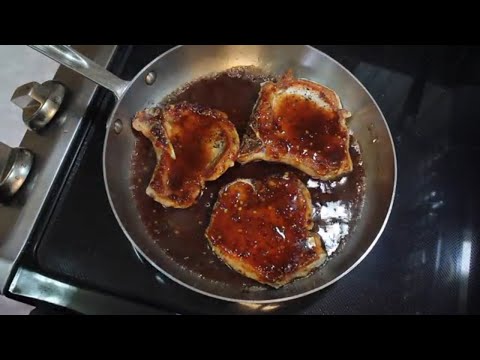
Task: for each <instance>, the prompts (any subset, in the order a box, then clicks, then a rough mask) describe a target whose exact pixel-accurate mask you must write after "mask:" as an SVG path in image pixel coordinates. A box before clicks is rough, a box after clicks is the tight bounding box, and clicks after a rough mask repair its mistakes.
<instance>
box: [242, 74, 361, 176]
mask: <svg viewBox="0 0 480 360" xmlns="http://www.w3.org/2000/svg"><path fill="white" fill-rule="evenodd" d="M350 116H351V115H350V113H349V112H348V111H346V110H344V109H343V108H342V104H341V102H340V98H339V97H338V95H337V94H336V93H335V92H334V91H333V90H331V89H329V88H327V87H325V86H323V85H320V84H318V83H315V82H312V81H309V80H303V79H296V78H294V76H293V73H292V72H291V71H288V72H287V73H286V74H285V75H284V76H283V77H282V78H281V79H280V80H279V81H278V82H277V83H274V82H270V81H268V82H265V83H263V84H262V87H261V89H260V92H259V96H258V100H257V102H256V104H255V107H254V109H253V112H252V115H251V119H250V123H249V127H248V128H247V132H246V133H245V136H244V138H243V139H242V145H241V148H240V154H239V157H238V162H240V163H241V164H246V163H248V162H251V161H258V160H263V161H271V162H280V163H284V164H288V165H290V166H293V167H295V168H297V169H300V170H301V171H303V172H305V173H306V174H308V175H310V176H311V177H313V178H315V179H321V180H330V179H334V178H337V177H339V176H341V175H343V174H346V173H348V172H350V171H351V170H352V160H351V158H350V153H349V142H350V137H349V131H348V128H347V125H346V119H347V118H348V117H350Z"/></svg>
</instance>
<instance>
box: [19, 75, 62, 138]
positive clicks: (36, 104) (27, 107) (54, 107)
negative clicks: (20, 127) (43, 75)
mask: <svg viewBox="0 0 480 360" xmlns="http://www.w3.org/2000/svg"><path fill="white" fill-rule="evenodd" d="M64 97H65V86H63V85H62V84H61V83H59V82H58V81H52V80H49V81H46V82H44V83H43V84H39V83H37V82H31V83H28V84H25V85H22V86H20V87H18V88H17V89H16V90H15V92H14V93H13V95H12V98H11V101H12V102H13V103H14V104H15V105H17V106H18V107H19V108H21V109H22V110H23V122H24V123H25V125H26V126H27V127H28V128H29V129H31V130H34V131H37V130H40V129H42V128H43V127H44V126H45V125H47V124H48V123H49V122H50V120H52V119H53V117H54V116H55V114H56V113H57V111H58V109H59V108H60V106H61V105H62V101H63V98H64Z"/></svg>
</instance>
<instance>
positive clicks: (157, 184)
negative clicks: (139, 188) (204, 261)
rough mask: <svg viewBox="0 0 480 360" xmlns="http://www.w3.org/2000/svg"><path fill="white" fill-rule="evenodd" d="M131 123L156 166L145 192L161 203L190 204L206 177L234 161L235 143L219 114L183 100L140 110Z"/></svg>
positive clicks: (229, 125) (237, 141) (235, 136)
mask: <svg viewBox="0 0 480 360" xmlns="http://www.w3.org/2000/svg"><path fill="white" fill-rule="evenodd" d="M132 126H133V128H134V129H135V130H137V131H139V132H141V133H142V134H143V135H144V136H145V137H147V138H148V139H149V140H150V141H151V143H152V145H153V148H154V149H155V153H156V156H157V165H156V166H155V170H154V171H153V174H152V177H151V180H150V183H149V185H148V187H147V189H146V193H147V195H149V196H150V197H152V198H153V199H154V200H155V201H157V202H159V203H160V204H162V205H163V206H165V207H174V208H187V207H190V206H192V205H193V204H194V203H195V202H196V200H197V198H198V196H199V195H200V194H201V191H202V190H203V188H204V186H205V182H206V181H212V180H215V179H217V178H218V177H220V176H221V175H222V174H223V173H224V172H225V171H226V170H227V169H228V168H229V167H231V166H233V165H234V164H235V160H236V158H237V155H238V151H239V147H240V139H239V137H238V134H237V131H236V129H235V126H234V125H233V124H232V123H231V122H230V121H229V119H228V117H227V115H226V114H225V113H223V112H221V111H219V110H216V109H211V108H208V107H204V106H201V105H196V104H191V103H187V102H181V103H178V104H175V105H169V106H167V107H166V108H165V109H162V108H150V109H146V110H143V111H140V112H138V113H137V114H136V115H135V118H134V119H133V123H132Z"/></svg>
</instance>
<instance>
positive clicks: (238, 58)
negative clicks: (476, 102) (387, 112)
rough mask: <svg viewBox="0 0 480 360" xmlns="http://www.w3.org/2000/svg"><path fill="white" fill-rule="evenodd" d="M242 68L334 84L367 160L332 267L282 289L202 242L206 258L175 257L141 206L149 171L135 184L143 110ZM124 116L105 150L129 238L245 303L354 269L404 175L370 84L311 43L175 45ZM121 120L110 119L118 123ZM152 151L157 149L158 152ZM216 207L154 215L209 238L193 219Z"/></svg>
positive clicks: (199, 285)
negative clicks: (136, 197) (137, 124)
mask: <svg viewBox="0 0 480 360" xmlns="http://www.w3.org/2000/svg"><path fill="white" fill-rule="evenodd" d="M235 66H255V67H257V68H259V69H262V71H263V72H265V73H270V74H275V75H279V74H281V73H283V72H284V71H286V70H287V69H289V68H291V69H293V70H294V72H295V75H296V76H298V77H303V78H308V79H311V80H313V81H317V82H320V83H322V84H324V85H326V86H328V87H331V88H332V89H334V90H335V91H336V92H337V93H338V94H339V96H340V98H341V99H342V102H343V105H344V107H345V108H347V109H348V110H350V111H351V112H352V118H351V119H350V121H349V126H350V128H351V129H352V132H353V135H354V137H355V139H356V141H358V143H359V146H360V149H361V153H362V158H363V169H362V170H363V171H364V172H365V177H364V180H362V182H363V181H364V186H365V190H364V197H363V201H362V207H361V211H360V213H359V219H358V221H357V222H356V226H355V229H354V231H353V232H350V234H349V236H348V241H346V242H345V245H344V246H343V247H342V248H341V250H340V251H339V252H338V254H336V255H335V256H333V257H332V258H331V259H330V260H329V261H328V263H327V264H326V266H324V267H322V268H321V269H319V270H318V271H316V272H314V273H313V274H312V275H311V276H309V277H307V278H304V279H300V280H297V281H295V282H293V283H292V284H289V285H287V286H285V287H283V288H281V289H279V290H274V289H270V288H268V287H263V286H257V285H255V283H253V282H250V281H249V280H248V279H244V278H242V277H240V276H239V275H238V274H236V273H234V272H233V271H232V270H230V269H228V268H226V267H225V266H224V265H222V264H221V263H219V262H218V263H217V264H213V265H212V264H210V265H208V264H209V262H210V261H211V259H209V260H208V261H207V260H206V259H208V258H209V256H211V254H204V253H203V252H204V251H205V250H204V249H203V248H202V247H199V248H198V252H199V254H198V256H199V258H196V257H195V259H190V258H189V256H184V257H182V258H180V257H179V256H180V255H179V254H176V255H175V256H174V257H173V258H172V255H171V254H169V252H170V251H171V249H172V248H175V247H176V248H182V246H181V245H179V244H175V239H167V238H166V237H164V238H162V237H161V236H160V237H158V236H155V234H152V232H151V229H150V231H149V228H148V226H146V223H145V221H142V217H141V216H140V214H141V211H139V209H138V208H137V207H136V205H135V201H133V194H134V193H135V191H136V190H138V187H140V188H141V187H142V186H144V185H145V176H143V177H139V180H138V181H139V183H138V184H135V182H133V183H132V182H131V178H132V176H131V160H132V155H133V154H134V153H135V151H138V150H139V149H140V150H141V147H140V148H139V147H138V146H137V147H136V141H137V140H138V138H139V137H138V135H137V134H136V133H134V131H132V129H131V126H130V124H131V118H132V117H133V116H134V114H135V112H136V111H139V110H141V109H143V108H145V107H147V106H152V105H155V104H157V103H158V102H160V101H162V100H163V99H164V98H165V97H166V96H167V95H168V94H170V93H172V92H173V91H174V90H176V89H178V88H180V87H181V86H183V85H184V84H186V83H188V82H191V81H192V80H195V79H198V78H200V77H203V76H206V75H208V74H212V73H218V72H221V71H223V70H226V69H230V68H232V67H235ZM151 71H154V72H155V73H156V82H155V83H154V84H153V85H147V84H146V83H145V81H144V79H145V76H146V74H148V73H149V72H151ZM117 119H119V120H120V121H122V122H123V124H124V126H123V130H122V131H121V132H120V133H119V134H117V133H116V132H115V131H114V129H113V126H110V127H109V128H108V129H107V136H106V141H105V153H104V170H105V181H106V186H107V191H108V193H109V199H110V202H111V205H112V208H113V210H114V212H115V215H116V217H117V219H118V221H119V223H120V225H121V227H122V228H123V230H124V232H125V234H126V235H127V237H128V238H129V240H130V241H131V242H132V243H134V245H135V246H136V247H137V249H138V250H139V251H140V252H141V253H142V254H143V255H144V256H145V257H146V258H147V259H148V260H149V261H150V262H151V263H152V265H154V266H155V267H156V268H157V269H159V270H160V271H162V272H164V273H165V274H167V275H168V276H170V277H171V278H173V279H174V280H176V281H178V282H180V283H182V284H184V285H186V286H187V287H189V288H191V289H192V290H196V291H199V292H201V293H204V294H206V295H210V296H214V297H218V298H223V299H226V300H235V301H244V302H245V301H255V302H273V301H280V300H285V299H289V298H295V297H299V296H302V295H305V294H308V293H311V292H313V291H315V290H318V289H321V288H323V287H325V286H327V285H329V284H330V283H332V282H333V281H335V280H336V279H338V278H339V277H341V276H342V275H343V274H345V273H346V272H348V271H349V270H350V269H352V267H354V266H355V265H356V264H357V263H358V262H359V261H360V260H361V259H362V258H363V257H364V256H365V255H366V254H367V253H368V251H369V250H370V249H371V247H372V246H373V244H374V243H375V241H376V239H377V237H378V235H379V234H380V232H381V230H382V229H383V226H384V223H385V222H386V220H387V218H388V214H389V211H390V206H391V202H392V198H393V193H394V188H395V176H396V174H395V157H394V151H393V144H392V141H391V137H390V133H389V131H388V127H387V125H386V123H385V120H384V118H383V116H382V114H381V112H380V111H379V109H378V107H377V106H376V104H375V102H374V101H373V99H372V98H371V97H370V96H369V94H368V93H367V91H366V90H365V88H364V87H363V86H362V85H361V84H360V83H359V82H358V81H357V80H356V79H355V78H354V77H353V76H352V75H351V74H350V73H349V72H348V71H347V70H346V69H344V68H343V67H342V66H341V65H339V64H338V63H337V62H335V61H334V60H332V59H331V58H329V57H328V56H326V55H325V54H323V53H321V52H319V51H317V50H316V49H313V48H311V47H308V46H182V47H177V48H174V49H173V50H172V51H170V52H168V53H166V54H164V55H162V56H161V57H159V58H158V59H156V60H155V61H154V62H152V63H151V64H150V65H148V66H147V67H146V68H145V69H144V70H143V71H142V72H140V73H139V74H138V76H137V77H136V78H135V79H134V81H133V82H132V85H131V87H130V88H129V89H128V91H127V93H126V94H125V96H124V97H123V99H122V100H121V101H120V103H119V105H118V106H117V108H116V110H115V111H114V114H113V117H112V119H111V120H117ZM113 122H114V121H110V124H113ZM143 140H144V141H145V139H143ZM140 141H142V140H140ZM145 144H146V145H145V146H144V148H145V149H148V143H145ZM152 153H153V152H151V151H150V154H152ZM151 161H153V159H151ZM255 166H258V165H254V167H255ZM268 168H269V166H264V165H263V166H262V169H267V170H264V171H266V172H268ZM258 169H260V168H257V170H258ZM232 170H233V171H231V172H230V173H229V172H227V173H226V174H225V175H224V176H226V177H228V176H235V175H236V174H235V171H237V172H238V171H239V170H236V169H232ZM277 170H278V169H276V170H275V171H277ZM240 173H241V172H240ZM250 173H257V174H258V171H256V170H255V171H253V170H250ZM142 178H143V180H142ZM142 181H143V182H142ZM224 181H226V179H225V180H224ZM214 194H215V192H214V191H213V188H212V191H211V192H210V193H208V192H207V193H206V194H204V195H206V196H210V197H211V201H210V202H208V201H206V200H205V199H204V200H203V202H202V204H207V203H209V204H208V205H209V206H210V207H211V205H212V203H213V202H214V201H215V198H214V196H215V195H214ZM140 210H141V209H140ZM208 213H209V210H208V209H206V210H205V211H204V212H203V215H200V217H198V215H195V214H194V213H193V212H191V211H184V210H183V211H182V210H175V211H172V212H171V213H170V214H171V215H170V216H169V217H168V218H164V217H160V216H159V219H155V216H154V215H152V216H151V217H150V219H151V220H150V221H157V222H158V221H159V220H160V224H159V228H162V227H165V228H169V227H171V228H172V231H178V232H179V233H180V232H183V233H184V234H185V235H184V238H185V237H188V236H190V237H197V238H201V237H199V236H198V233H192V231H198V229H199V228H200V227H199V226H193V227H192V226H188V225H187V224H198V225H202V224H203V225H205V226H206V224H205V223H206V222H207V221H208V217H207V218H205V216H207V214H208ZM195 216H197V217H198V218H196V217H195ZM143 220H145V218H144V219H143ZM199 223H201V224H199ZM175 227H176V228H175ZM195 229H196V230H195ZM152 235H153V236H152ZM205 241H206V240H205ZM186 243H188V244H189V245H188V249H189V250H190V253H189V254H191V253H192V251H193V252H195V251H196V250H197V249H193V248H192V244H193V243H192V242H186ZM166 244H168V245H166ZM183 248H185V245H183ZM202 257H204V258H205V261H207V263H206V265H205V266H198V264H199V263H201V260H199V259H201V258H202ZM174 258H175V260H174ZM179 259H180V260H181V261H179ZM252 285H253V286H252Z"/></svg>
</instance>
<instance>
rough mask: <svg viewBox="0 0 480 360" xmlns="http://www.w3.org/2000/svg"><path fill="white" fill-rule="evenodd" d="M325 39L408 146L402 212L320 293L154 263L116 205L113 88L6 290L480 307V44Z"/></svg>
mask: <svg viewBox="0 0 480 360" xmlns="http://www.w3.org/2000/svg"><path fill="white" fill-rule="evenodd" d="M170 47H171V46H144V45H142V46H140V45H139V46H133V47H126V48H122V49H123V51H120V52H119V53H118V55H117V57H122V59H121V60H123V61H120V60H119V59H118V58H117V59H116V63H117V64H121V65H118V66H116V67H115V66H114V67H112V68H111V70H112V72H114V73H116V74H117V75H119V76H120V77H122V78H124V79H131V78H133V76H134V75H135V74H136V73H137V72H138V71H139V70H140V69H141V68H143V66H144V65H146V64H147V63H148V62H150V61H151V60H152V59H154V58H155V57H156V56H157V55H159V54H160V53H162V52H164V51H166V50H167V49H169V48H170ZM316 47H317V48H319V49H320V50H322V51H324V52H326V53H327V54H329V55H330V56H332V57H333V58H335V59H336V60H338V61H339V62H340V63H342V64H343V65H344V66H346V67H347V68H348V69H349V70H350V71H351V72H352V73H353V74H354V75H355V76H356V77H357V78H358V79H359V80H360V81H361V82H362V83H363V84H364V85H365V87H366V88H367V89H368V90H369V92H370V93H371V94H372V96H373V97H374V98H375V100H376V101H377V103H378V105H379V106H380V108H381V110H382V111H383V113H384V115H385V118H386V120H387V122H388V124H389V127H390V130H391V132H392V135H393V138H394V142H395V146H396V152H397V161H398V183H397V192H396V196H395V201H394V206H393V210H392V213H391V216H390V219H389V222H388V224H387V226H386V228H385V231H384V232H383V235H382V236H381V238H380V240H379V241H378V243H377V244H376V246H375V247H374V248H373V250H372V251H371V253H370V254H369V255H368V256H367V257H366V258H365V259H364V260H363V261H362V262H361V263H360V264H359V265H358V266H357V267H356V268H355V269H354V270H353V271H351V272H350V273H349V274H347V275H346V276H345V277H343V278H342V279H341V280H339V281H338V282H337V283H335V284H333V285H331V286H330V287H328V288H326V289H324V290H322V291H319V292H317V293H315V294H312V295H310V296H307V297H304V298H302V299H298V300H294V301H290V302H286V303H280V304H266V305H265V304H263V305H254V304H235V303H228V302H223V301H221V300H216V299H211V298H208V297H205V296H203V295H200V294H197V293H194V292H192V291H190V290H188V289H185V288H183V287H181V286H180V285H178V284H176V283H173V282H172V281H171V280H169V279H167V278H165V277H164V276H162V275H160V274H159V273H157V272H156V271H154V270H153V269H152V268H151V267H150V266H149V265H147V264H145V263H144V262H143V261H142V260H141V259H140V258H139V257H138V256H137V254H136V253H135V251H134V250H133V248H132V247H131V246H130V243H129V242H128V241H127V239H126V238H125V236H124V235H123V233H122V231H121V229H120V228H119V226H118V224H117V222H116V220H115V218H114V216H113V213H112V211H111V210H110V207H109V203H108V200H107V196H106V193H105V189H104V184H103V176H102V146H103V137H104V133H105V122H106V120H107V118H108V113H109V111H110V110H111V109H112V106H113V97H112V96H111V95H110V94H109V93H107V92H106V91H100V92H99V93H98V94H97V95H96V99H95V102H94V103H93V104H92V105H91V106H90V109H89V110H90V111H89V118H90V120H89V122H88V126H85V129H83V130H82V131H83V132H84V136H83V137H82V141H80V142H79V145H78V151H77V152H76V154H75V156H74V157H73V158H72V166H70V167H69V169H67V171H65V172H64V174H63V177H64V178H63V180H64V182H63V183H62V186H59V188H58V189H57V192H58V197H56V198H55V199H54V200H52V203H51V206H50V209H52V210H51V212H50V213H49V214H48V215H45V216H44V218H43V220H42V221H44V224H45V226H44V227H43V228H42V231H37V232H36V234H35V236H33V237H32V239H30V241H29V242H28V244H27V246H26V247H25V249H24V251H23V253H22V254H21V256H20V257H19V259H18V261H17V265H16V268H15V270H14V272H13V273H12V276H11V277H10V283H9V285H8V287H7V288H8V289H9V291H8V292H7V295H8V296H11V297H14V298H17V299H20V300H23V301H28V302H33V303H35V301H36V300H39V301H42V302H51V303H57V304H63V305H64V306H67V307H69V308H73V309H77V310H79V309H80V311H81V312H84V313H105V312H109V311H110V312H122V313H138V312H140V313H142V312H147V313H165V312H168V313H180V314H223V313H228V314H232V313H233V314H251V313H269V314H276V313H289V314H444V313H446V314H463V313H479V312H480V286H479V285H478V284H480V281H479V280H480V265H479V258H478V254H479V251H478V250H479V246H480V242H479V241H480V239H479V237H478V234H479V230H480V224H479V222H480V221H479V217H478V216H476V215H477V214H478V213H479V210H480V205H479V202H478V199H479V192H480V191H479V187H478V186H475V185H476V176H475V171H476V170H475V167H476V165H475V164H476V163H477V161H476V159H477V156H479V155H480V144H479V141H478V140H477V134H478V132H479V130H480V122H479V121H478V119H479V118H480V107H479V106H478V103H479V101H480V66H479V65H478V64H480V49H479V48H474V47H446V46H332V45H316ZM27 278H28V280H26V279H27ZM35 281H36V282H37V283H35ZM42 286H44V287H45V288H46V289H48V291H46V290H45V288H42ZM32 288H34V289H36V290H37V291H36V292H35V294H36V295H33V292H32V290H31V289H32ZM39 289H40V290H39ZM42 289H43V290H42ZM42 291H43V292H42ZM27 293H28V294H27ZM95 294H103V297H102V300H101V301H95V300H92V299H94V296H95ZM25 296H28V297H27V298H25ZM66 298H68V299H66ZM77 298H78V299H77ZM79 302H83V303H82V304H83V305H82V306H80V305H78V303H79ZM114 303H115V304H117V305H118V304H121V305H118V306H117V307H116V306H114V305H112V304H114ZM86 304H87V305H86ZM115 309H116V310H115Z"/></svg>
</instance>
